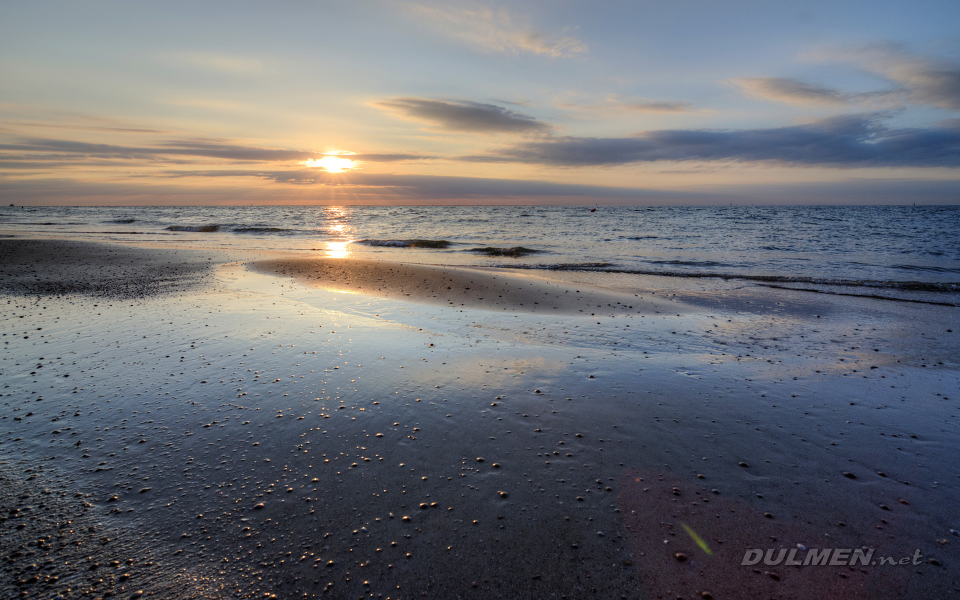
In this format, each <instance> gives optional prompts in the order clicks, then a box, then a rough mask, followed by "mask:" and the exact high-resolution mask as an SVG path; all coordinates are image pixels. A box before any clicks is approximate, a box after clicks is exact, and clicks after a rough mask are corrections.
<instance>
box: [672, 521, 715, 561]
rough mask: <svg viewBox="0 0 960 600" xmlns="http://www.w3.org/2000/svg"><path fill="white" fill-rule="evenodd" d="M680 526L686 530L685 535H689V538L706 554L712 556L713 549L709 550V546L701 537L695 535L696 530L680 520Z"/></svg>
mask: <svg viewBox="0 0 960 600" xmlns="http://www.w3.org/2000/svg"><path fill="white" fill-rule="evenodd" d="M680 527H683V530H684V531H686V532H687V535H689V536H690V539H692V540H693V541H695V542H696V543H697V545H698V546H700V549H701V550H703V551H704V552H706V553H707V555H708V556H713V551H712V550H710V546H708V545H707V543H706V542H705V541H703V538H702V537H700V536H699V535H697V532H696V531H694V530H693V529H692V528H691V527H690V526H689V525H687V524H686V523H684V522H683V521H680Z"/></svg>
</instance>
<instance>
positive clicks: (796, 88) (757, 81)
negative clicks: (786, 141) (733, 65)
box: [731, 77, 876, 106]
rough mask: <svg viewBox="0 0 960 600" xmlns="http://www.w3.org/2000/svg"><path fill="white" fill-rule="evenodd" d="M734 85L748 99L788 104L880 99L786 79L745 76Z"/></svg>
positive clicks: (735, 81)
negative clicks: (748, 97)
mask: <svg viewBox="0 0 960 600" xmlns="http://www.w3.org/2000/svg"><path fill="white" fill-rule="evenodd" d="M731 83H733V84H734V85H736V86H737V87H739V88H740V89H741V91H743V93H744V94H746V95H747V96H750V97H753V98H758V99H760V100H769V101H772V102H782V103H784V104H800V105H814V106H848V105H850V104H854V103H857V102H868V101H869V100H870V99H871V98H873V99H876V95H869V94H845V93H843V92H841V91H840V90H835V89H833V88H828V87H825V86H820V85H814V84H811V83H805V82H802V81H798V80H796V79H788V78H785V77H744V78H740V79H734V80H733V81H732V82H731Z"/></svg>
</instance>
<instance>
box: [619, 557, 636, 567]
mask: <svg viewBox="0 0 960 600" xmlns="http://www.w3.org/2000/svg"><path fill="white" fill-rule="evenodd" d="M620 564H622V565H623V566H625V567H632V566H633V561H632V560H630V559H629V558H625V559H623V560H622V561H620Z"/></svg>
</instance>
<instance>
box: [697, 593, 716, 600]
mask: <svg viewBox="0 0 960 600" xmlns="http://www.w3.org/2000/svg"><path fill="white" fill-rule="evenodd" d="M700 597H701V598H703V600H713V594H711V593H710V592H700Z"/></svg>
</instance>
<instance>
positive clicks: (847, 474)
mask: <svg viewBox="0 0 960 600" xmlns="http://www.w3.org/2000/svg"><path fill="white" fill-rule="evenodd" d="M843 476H844V477H846V478H847V479H856V478H857V476H856V475H854V474H853V473H851V472H850V471H844V472H843Z"/></svg>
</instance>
